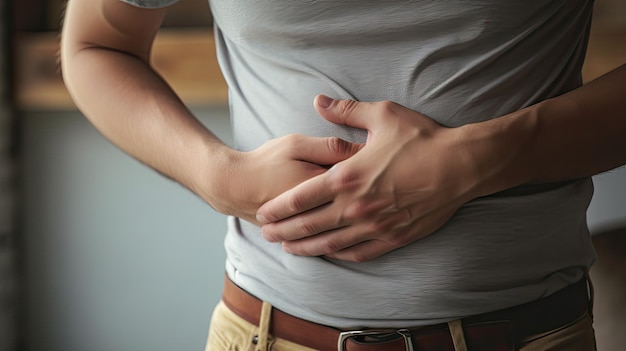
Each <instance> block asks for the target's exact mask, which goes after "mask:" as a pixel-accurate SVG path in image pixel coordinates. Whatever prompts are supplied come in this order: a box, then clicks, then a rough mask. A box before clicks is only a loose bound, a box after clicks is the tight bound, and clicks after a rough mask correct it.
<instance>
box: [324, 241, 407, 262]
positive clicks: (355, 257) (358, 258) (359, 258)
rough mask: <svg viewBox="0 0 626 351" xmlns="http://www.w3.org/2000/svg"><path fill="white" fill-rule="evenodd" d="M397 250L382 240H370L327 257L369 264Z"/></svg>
mask: <svg viewBox="0 0 626 351" xmlns="http://www.w3.org/2000/svg"><path fill="white" fill-rule="evenodd" d="M397 248H398V247H395V246H392V245H391V244H389V243H387V242H384V241H381V240H369V241H364V242H362V243H359V244H357V245H353V246H350V247H348V248H346V249H343V250H339V251H337V252H334V253H331V254H326V255H325V256H326V257H329V258H332V259H335V260H341V261H349V262H367V261H372V260H374V259H376V258H378V257H380V256H382V255H384V254H386V253H388V252H391V251H393V250H395V249H397Z"/></svg>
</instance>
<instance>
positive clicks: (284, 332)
mask: <svg viewBox="0 0 626 351" xmlns="http://www.w3.org/2000/svg"><path fill="white" fill-rule="evenodd" d="M222 301H223V302H224V304H225V305H226V306H227V307H228V308H230V309H231V310H232V311H233V312H234V313H235V314H237V315H238V316H240V317H241V318H243V319H244V320H246V321H248V322H249V323H252V324H254V325H259V319H260V315H261V308H262V305H263V302H262V301H261V300H259V299H257V298H256V297H254V296H253V295H251V294H249V293H248V292H246V291H245V290H243V289H242V288H240V287H239V286H237V285H236V284H234V283H233V282H232V281H231V280H230V279H228V277H226V279H225V283H224V292H223V295H222ZM588 306H589V294H588V286H587V279H586V278H583V279H581V280H580V281H578V282H576V283H574V284H572V285H570V286H568V287H566V288H564V289H562V290H559V291H557V292H556V293H554V294H552V295H550V296H547V297H544V298H541V299H539V300H535V301H532V302H529V303H525V304H522V305H518V306H514V307H511V308H507V309H502V310H498V311H493V312H488V313H484V314H480V315H475V316H471V317H467V318H463V319H461V324H462V326H463V333H464V335H465V340H466V343H467V346H468V348H469V349H470V350H471V349H478V350H485V349H486V348H485V347H484V345H489V350H514V349H515V348H517V347H519V346H520V344H521V342H522V341H523V340H524V339H526V338H528V337H529V336H532V335H536V334H540V333H544V332H547V331H550V330H553V329H556V328H559V327H562V326H565V325H567V324H569V323H571V322H572V321H575V320H576V319H577V318H579V317H580V316H582V315H583V314H584V313H585V312H586V311H587V310H588ZM377 330H378V328H377ZM365 331H367V329H365ZM398 331H400V332H398ZM342 332H345V331H343V330H339V329H336V328H333V327H328V326H324V325H320V324H317V323H312V322H309V321H306V320H303V319H300V318H297V317H295V316H292V315H289V314H287V313H285V312H282V311H280V310H278V309H276V308H273V309H272V312H271V317H270V327H269V333H270V334H271V335H273V336H274V337H277V338H282V339H285V340H289V341H291V342H293V343H296V344H299V345H302V346H306V347H309V348H312V349H315V350H323V351H325V350H337V345H338V342H339V339H340V338H341V337H342V336H345V333H344V334H343V335H342ZM407 332H408V335H409V336H407V334H406V333H407ZM357 334H359V333H357ZM365 334H367V333H365ZM409 339H410V341H411V342H412V347H413V349H415V350H429V349H433V348H432V346H435V347H436V349H437V350H454V344H453V341H452V337H451V335H450V330H449V328H448V324H446V323H442V324H437V325H431V326H419V327H407V328H402V329H398V328H390V329H389V332H388V333H383V334H379V335H355V336H354V337H352V336H351V337H349V338H348V339H346V340H345V348H344V350H347V351H378V350H380V351H383V350H384V351H389V350H406V349H407V347H406V345H405V342H407V340H409Z"/></svg>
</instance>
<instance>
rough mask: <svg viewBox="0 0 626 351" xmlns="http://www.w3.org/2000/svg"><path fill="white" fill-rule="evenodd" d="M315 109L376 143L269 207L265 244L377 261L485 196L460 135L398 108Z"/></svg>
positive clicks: (333, 103) (320, 102)
mask: <svg viewBox="0 0 626 351" xmlns="http://www.w3.org/2000/svg"><path fill="white" fill-rule="evenodd" d="M315 107H316V109H317V111H318V113H319V114H320V115H321V116H322V117H324V118H326V119H327V120H329V121H331V122H334V123H338V124H344V125H348V126H352V127H357V128H362V129H366V130H367V131H368V138H367V143H366V144H365V146H364V147H363V148H362V149H361V151H359V152H358V153H357V154H355V155H354V156H352V157H350V158H347V159H346V160H344V161H342V162H339V163H337V164H335V165H334V166H333V167H332V168H330V169H329V170H328V171H326V172H323V173H322V174H320V175H319V176H316V177H314V178H312V179H309V180H308V181H305V182H304V183H302V184H300V185H298V186H296V187H295V188H293V189H290V190H288V191H286V192H285V193H283V194H281V195H279V196H278V197H276V198H275V199H273V200H270V201H269V202H267V203H266V204H264V205H263V206H261V208H260V209H259V211H258V213H257V220H258V221H259V222H260V223H263V224H264V225H263V228H262V230H263V236H264V238H265V239H266V240H269V241H271V242H282V243H283V248H284V250H285V251H286V252H289V253H293V254H297V255H304V256H319V255H325V256H328V257H331V258H335V259H341V260H347V261H357V262H358V261H367V260H371V259H374V258H376V257H378V256H380V255H382V254H385V253H387V252H389V251H391V250H394V249H397V248H400V247H403V246H405V245H407V244H410V243H412V242H414V241H416V240H418V239H420V238H423V237H425V236H427V235H429V234H431V233H433V232H434V231H435V230H437V229H438V228H440V227H441V226H442V225H444V224H445V223H446V221H448V219H449V218H450V217H451V216H452V215H453V214H454V213H455V212H456V210H457V209H458V208H459V207H460V206H461V205H463V204H464V203H466V202H467V201H469V200H471V199H473V198H475V197H476V196H477V193H476V192H475V189H476V186H477V180H476V179H477V176H476V174H477V173H478V172H477V169H476V166H475V165H474V164H473V161H472V160H471V157H470V155H469V154H468V153H467V152H466V151H464V150H463V148H461V147H459V146H460V145H459V144H460V143H461V141H462V138H461V137H460V134H459V132H457V129H452V128H445V127H443V126H441V125H439V124H437V123H436V122H434V121H433V120H431V119H429V118H427V117H426V116H424V115H422V114H420V113H417V112H415V111H412V110H409V109H407V108H404V107H402V106H400V105H398V104H395V103H391V102H374V103H368V102H365V103H364V102H355V101H349V100H332V99H329V98H327V97H325V96H318V97H317V98H316V100H315ZM317 171H319V169H318V170H317ZM300 179H301V178H300Z"/></svg>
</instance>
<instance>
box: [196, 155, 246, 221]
mask: <svg viewBox="0 0 626 351" xmlns="http://www.w3.org/2000/svg"><path fill="white" fill-rule="evenodd" d="M242 154H243V153H242V152H241V151H237V150H234V149H232V148H230V147H228V146H227V145H224V144H219V145H209V146H208V147H207V148H206V150H205V152H203V153H202V156H201V158H202V161H203V162H198V163H197V167H199V169H198V170H197V172H195V174H196V175H197V177H196V179H195V181H194V185H193V187H192V191H193V192H195V193H196V194H197V195H198V196H199V197H200V198H202V199H203V200H204V201H205V202H207V203H208V204H209V205H210V206H211V207H213V209H215V210H216V211H218V212H220V213H223V214H227V215H230V214H232V213H231V212H232V211H231V210H232V209H230V208H228V206H227V205H226V204H227V203H228V202H227V201H226V197H227V196H228V194H229V193H230V189H231V186H232V182H233V179H234V176H235V175H237V173H238V172H237V171H235V168H236V165H238V164H240V163H241V158H242Z"/></svg>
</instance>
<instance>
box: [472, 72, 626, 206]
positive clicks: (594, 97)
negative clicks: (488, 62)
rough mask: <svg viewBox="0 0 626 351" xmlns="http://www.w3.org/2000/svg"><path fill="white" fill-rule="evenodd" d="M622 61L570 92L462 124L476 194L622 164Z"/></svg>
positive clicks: (625, 132) (625, 147)
mask: <svg viewBox="0 0 626 351" xmlns="http://www.w3.org/2000/svg"><path fill="white" fill-rule="evenodd" d="M624 92H626V65H624V66H622V67H620V68H618V69H616V70H614V71H612V72H610V73H609V74H606V75H605V76H603V77H600V78H598V79H596V80H595V81H593V82H590V83H588V84H586V85H584V86H582V87H580V88H578V89H576V90H574V91H572V92H569V93H567V94H564V95H562V96H559V97H555V98H553V99H549V100H546V101H544V102H541V103H539V104H536V105H533V106H530V107H528V108H525V109H523V110H520V111H518V112H515V113H512V114H510V115H507V116H503V117H501V118H497V119H494V120H490V121H487V122H483V123H478V124H475V125H468V126H465V127H463V128H465V132H466V133H465V135H467V136H468V138H469V139H470V140H472V141H471V142H470V144H471V145H472V146H471V147H470V149H471V150H474V151H475V150H478V154H479V155H477V156H476V158H477V160H478V161H477V164H478V166H477V172H478V173H479V174H480V175H479V176H481V177H482V178H483V181H482V182H481V183H482V184H481V186H480V191H479V195H486V194H489V193H493V192H496V191H500V190H504V189H506V188H510V187H513V186H517V185H521V184H526V183H545V182H554V181H564V180H570V179H576V178H581V177H588V176H592V175H595V174H598V173H601V172H604V171H608V170H610V169H613V168H616V167H618V166H621V165H624V164H626V96H625V93H624Z"/></svg>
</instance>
